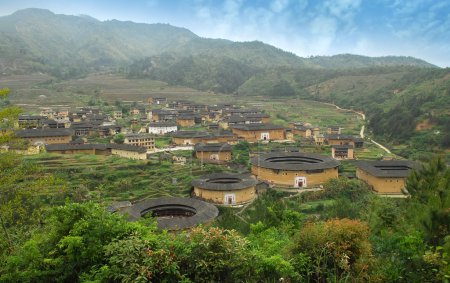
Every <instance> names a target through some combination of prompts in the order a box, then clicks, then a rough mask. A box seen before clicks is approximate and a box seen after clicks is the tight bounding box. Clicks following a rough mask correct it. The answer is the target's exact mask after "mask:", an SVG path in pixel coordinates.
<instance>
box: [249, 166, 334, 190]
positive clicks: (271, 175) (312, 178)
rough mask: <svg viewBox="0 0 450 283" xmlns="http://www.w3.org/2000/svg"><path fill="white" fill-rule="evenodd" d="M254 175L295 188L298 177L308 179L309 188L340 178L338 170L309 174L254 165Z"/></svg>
mask: <svg viewBox="0 0 450 283" xmlns="http://www.w3.org/2000/svg"><path fill="white" fill-rule="evenodd" d="M252 174H253V175H255V176H256V177H257V178H258V179H259V180H264V181H266V182H268V183H269V184H274V185H278V186H287V187H294V183H295V178H296V177H306V185H307V187H314V186H317V185H320V184H323V183H325V182H326V181H328V180H329V179H333V178H337V177H338V169H337V168H329V169H324V171H323V172H321V173H307V172H306V171H290V170H279V171H278V170H273V169H268V168H263V167H258V166H256V165H252Z"/></svg>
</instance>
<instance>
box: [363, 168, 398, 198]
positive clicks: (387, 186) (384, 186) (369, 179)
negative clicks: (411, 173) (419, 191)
mask: <svg viewBox="0 0 450 283" xmlns="http://www.w3.org/2000/svg"><path fill="white" fill-rule="evenodd" d="M356 178H358V179H360V180H363V181H364V182H366V183H367V184H368V185H369V186H372V187H373V189H374V191H376V192H377V193H380V194H402V189H403V188H404V187H405V178H378V177H375V176H372V175H370V174H369V173H367V172H366V171H364V170H361V169H359V168H357V169H356Z"/></svg>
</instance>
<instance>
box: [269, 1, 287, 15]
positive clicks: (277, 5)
mask: <svg viewBox="0 0 450 283" xmlns="http://www.w3.org/2000/svg"><path fill="white" fill-rule="evenodd" d="M289 2H290V1H289V0H274V1H273V2H272V4H271V5H270V9H271V10H272V11H273V12H275V13H280V12H281V11H283V10H284V9H286V8H287V7H288V6H289V4H290V3H289Z"/></svg>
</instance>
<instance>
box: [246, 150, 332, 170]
mask: <svg viewBox="0 0 450 283" xmlns="http://www.w3.org/2000/svg"><path fill="white" fill-rule="evenodd" d="M251 162H252V164H253V165H255V166H259V167H264V168H270V169H275V170H292V171H297V170H302V171H304V170H317V169H329V168H336V167H338V166H339V165H340V162H339V161H337V160H336V159H333V158H331V157H328V156H324V155H320V154H315V153H304V152H271V153H264V154H260V155H258V156H255V157H253V158H252V159H251Z"/></svg>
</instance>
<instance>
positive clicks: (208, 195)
mask: <svg viewBox="0 0 450 283" xmlns="http://www.w3.org/2000/svg"><path fill="white" fill-rule="evenodd" d="M194 194H195V196H197V197H199V198H201V199H204V200H205V201H208V202H213V203H220V204H223V203H224V201H225V200H224V197H225V195H226V194H234V195H235V196H236V204H238V203H244V202H248V201H251V200H252V199H254V198H255V196H256V188H255V187H254V186H253V187H248V188H245V189H242V190H235V191H213V190H206V189H202V188H198V187H194Z"/></svg>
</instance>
